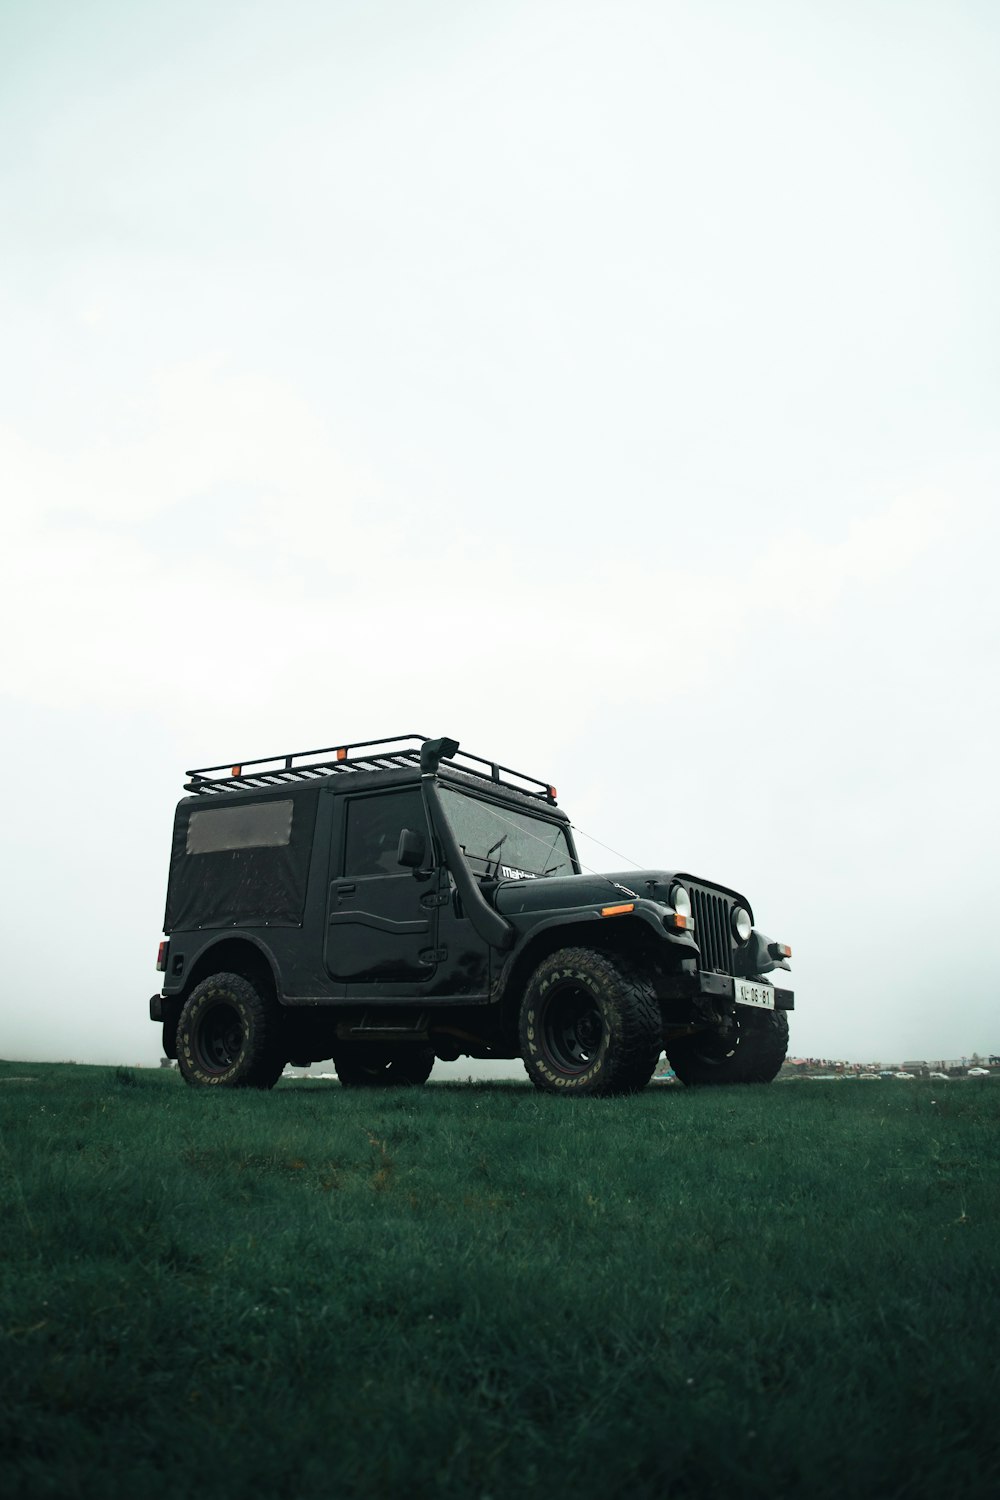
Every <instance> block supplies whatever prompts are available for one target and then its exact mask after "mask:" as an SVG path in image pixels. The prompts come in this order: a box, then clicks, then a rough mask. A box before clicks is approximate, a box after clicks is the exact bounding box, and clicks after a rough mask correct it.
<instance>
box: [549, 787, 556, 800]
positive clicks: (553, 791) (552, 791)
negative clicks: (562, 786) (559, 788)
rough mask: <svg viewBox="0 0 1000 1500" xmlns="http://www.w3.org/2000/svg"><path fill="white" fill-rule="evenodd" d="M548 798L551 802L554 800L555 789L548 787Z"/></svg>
mask: <svg viewBox="0 0 1000 1500" xmlns="http://www.w3.org/2000/svg"><path fill="white" fill-rule="evenodd" d="M549 796H550V797H551V798H552V800H553V802H554V801H555V800H556V789H555V787H554V786H550V787H549Z"/></svg>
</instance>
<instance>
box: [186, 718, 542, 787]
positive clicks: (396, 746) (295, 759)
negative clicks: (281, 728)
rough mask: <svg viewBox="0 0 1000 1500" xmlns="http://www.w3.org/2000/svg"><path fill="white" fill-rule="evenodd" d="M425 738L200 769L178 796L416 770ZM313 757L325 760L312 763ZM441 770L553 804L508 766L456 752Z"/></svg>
mask: <svg viewBox="0 0 1000 1500" xmlns="http://www.w3.org/2000/svg"><path fill="white" fill-rule="evenodd" d="M427 738H428V736H427V735H425V734H397V735H390V736H388V737H386V738H384V739H378V740H361V741H360V742H359V743H358V744H356V745H326V746H324V747H323V748H322V749H320V750H294V751H292V753H291V754H289V755H264V756H261V757H259V758H258V759H256V760H243V761H239V762H234V763H231V764H229V765H222V766H200V767H197V768H195V769H194V770H191V771H185V773H184V774H185V776H187V778H188V780H187V781H186V782H185V783H184V790H185V791H186V792H193V793H194V794H195V795H196V796H199V797H204V796H212V795H217V794H219V793H222V792H236V791H258V790H260V789H262V788H264V787H272V786H281V785H283V784H285V783H289V782H298V781H317V780H319V779H321V778H322V777H324V776H332V775H336V774H338V773H343V772H351V771H395V770H399V769H401V768H409V767H411V766H412V767H419V765H420V747H421V745H422V744H423V742H424V741H425V740H426V739H427ZM316 756H321V757H325V759H319V760H317V759H315V757H316ZM301 762H305V764H301ZM443 764H444V765H446V766H453V767H454V768H455V769H456V770H457V771H464V772H465V773H466V775H469V776H477V777H480V778H481V779H482V780H484V781H491V782H495V783H496V784H497V785H499V786H507V787H511V788H512V789H513V790H514V791H517V792H520V793H521V794H522V795H523V796H527V797H538V798H539V799H540V800H541V801H544V802H551V803H554V802H555V800H556V789H555V787H554V786H549V784H548V783H547V782H545V781H539V780H538V778H537V776H526V775H524V773H523V772H521V771H513V770H511V768H510V766H502V765H500V764H499V763H498V762H497V761H495V760H486V759H484V757H483V756H481V755H470V754H469V753H468V751H465V750H457V751H456V752H455V754H454V755H453V756H451V757H449V758H447V759H446V760H444V761H443Z"/></svg>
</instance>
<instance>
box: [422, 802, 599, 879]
mask: <svg viewBox="0 0 1000 1500" xmlns="http://www.w3.org/2000/svg"><path fill="white" fill-rule="evenodd" d="M441 800H442V802H443V803H444V807H445V811H446V813H447V815H448V821H449V823H450V824H451V826H452V828H453V830H454V833H455V837H456V839H457V840H458V842H459V843H460V844H461V846H462V848H463V850H464V851H465V856H466V858H467V859H468V861H469V864H470V865H471V866H472V870H473V873H474V874H476V875H496V876H497V877H498V878H500V879H513V880H533V879H535V878H536V877H538V876H539V875H573V874H575V868H574V865H573V857H572V855H571V854H570V848H569V840H568V839H567V837H566V830H565V827H564V825H563V824H562V823H552V822H550V821H549V820H548V819H547V818H533V817H532V816H531V814H530V813H525V812H521V811H520V809H517V810H515V809H514V808H512V807H497V806H496V804H495V803H493V802H480V801H479V800H478V799H477V798H475V797H466V796H465V795H464V794H463V793H462V792H454V791H452V789H451V788H450V787H446V786H442V787H441Z"/></svg>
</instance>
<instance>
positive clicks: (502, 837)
mask: <svg viewBox="0 0 1000 1500" xmlns="http://www.w3.org/2000/svg"><path fill="white" fill-rule="evenodd" d="M506 842H507V835H506V834H505V833H502V834H501V835H500V837H499V838H498V839H497V841H496V843H495V844H494V845H493V848H492V849H487V851H486V860H485V864H486V879H487V880H489V879H490V878H491V877H490V855H491V854H497V853H499V851H500V850H501V849H502V848H503V846H504V844H506ZM499 868H500V861H499V860H497V863H496V869H495V870H494V871H493V878H494V879H495V878H496V873H497V870H499Z"/></svg>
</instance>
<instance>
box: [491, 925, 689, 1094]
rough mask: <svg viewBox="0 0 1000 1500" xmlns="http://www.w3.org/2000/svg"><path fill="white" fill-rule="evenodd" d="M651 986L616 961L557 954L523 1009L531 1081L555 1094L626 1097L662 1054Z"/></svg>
mask: <svg viewBox="0 0 1000 1500" xmlns="http://www.w3.org/2000/svg"><path fill="white" fill-rule="evenodd" d="M662 1031H663V1024H662V1020H661V1016H660V1007H659V1005H658V1003H657V999H656V995H655V993H654V991H653V988H652V986H651V985H650V984H649V982H648V981H647V980H646V979H644V978H643V976H642V975H641V974H640V973H639V972H638V971H637V970H635V969H633V968H632V967H631V965H629V964H628V963H627V962H626V960H624V959H622V958H619V957H618V956H617V955H616V954H605V953H598V952H595V951H593V950H592V949H589V948H560V949H559V950H558V951H557V952H555V953H552V954H550V955H549V956H548V958H544V959H542V961H541V963H540V964H539V965H538V967H537V969H536V970H535V972H534V974H533V975H532V976H531V980H530V981H529V984H528V987H527V989H526V990H525V994H524V1000H523V1002H522V1004H521V1014H520V1020H519V1037H520V1046H521V1056H522V1058H523V1059H524V1066H525V1070H526V1072H527V1074H528V1077H529V1078H530V1079H531V1081H532V1083H533V1084H534V1085H535V1087H536V1088H537V1089H542V1090H544V1091H545V1092H546V1093H553V1094H631V1093H635V1092H636V1090H638V1089H641V1088H644V1087H645V1085H646V1084H647V1083H648V1082H649V1080H650V1078H651V1077H652V1075H653V1069H654V1068H655V1067H656V1062H657V1059H658V1058H659V1056H660V1053H661V1051H662V1050H663V1043H662V1040H661V1038H662Z"/></svg>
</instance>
